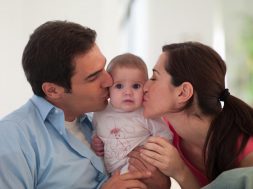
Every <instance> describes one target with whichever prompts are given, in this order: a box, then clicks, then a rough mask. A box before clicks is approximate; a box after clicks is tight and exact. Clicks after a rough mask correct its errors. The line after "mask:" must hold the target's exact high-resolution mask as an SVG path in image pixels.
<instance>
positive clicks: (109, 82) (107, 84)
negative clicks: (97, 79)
mask: <svg viewBox="0 0 253 189" xmlns="http://www.w3.org/2000/svg"><path fill="white" fill-rule="evenodd" d="M104 74H105V75H104V78H103V87H105V88H107V87H111V86H112V84H113V80H112V77H111V75H110V74H109V73H108V72H107V71H105V73H104Z"/></svg>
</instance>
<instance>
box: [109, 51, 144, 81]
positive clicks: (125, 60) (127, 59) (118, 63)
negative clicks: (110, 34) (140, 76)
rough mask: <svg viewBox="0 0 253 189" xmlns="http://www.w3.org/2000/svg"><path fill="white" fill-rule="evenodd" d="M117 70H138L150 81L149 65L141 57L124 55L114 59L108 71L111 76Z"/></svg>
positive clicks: (129, 54)
mask: <svg viewBox="0 0 253 189" xmlns="http://www.w3.org/2000/svg"><path fill="white" fill-rule="evenodd" d="M116 68H136V69H138V70H140V71H142V72H143V73H144V74H145V75H146V77H147V79H148V69H147V65H146V64H145V62H144V61H143V60H142V59H141V58H140V57H139V56H136V55H134V54H131V53H124V54H121V55H118V56H116V57H114V58H113V59H112V60H111V61H110V63H109V64H108V66H107V69H106V71H107V72H108V73H110V74H111V73H112V72H113V70H115V69H116Z"/></svg>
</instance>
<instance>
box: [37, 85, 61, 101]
mask: <svg viewBox="0 0 253 189" xmlns="http://www.w3.org/2000/svg"><path fill="white" fill-rule="evenodd" d="M41 87H42V90H43V92H44V93H45V95H46V97H48V98H51V99H58V98H60V97H61V95H62V94H63V93H64V92H65V90H64V88H63V87H61V86H59V85H56V84H54V83H50V82H44V83H43V84H42V86H41Z"/></svg>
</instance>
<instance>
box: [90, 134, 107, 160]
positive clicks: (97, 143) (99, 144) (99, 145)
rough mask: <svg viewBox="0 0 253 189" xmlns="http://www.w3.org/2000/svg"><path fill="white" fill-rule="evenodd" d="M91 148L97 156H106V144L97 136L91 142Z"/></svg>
mask: <svg viewBox="0 0 253 189" xmlns="http://www.w3.org/2000/svg"><path fill="white" fill-rule="evenodd" d="M91 148H92V149H93V150H94V152H95V153H96V154H97V156H104V143H103V141H102V140H101V139H100V138H99V137H98V136H97V135H94V136H93V138H92V140H91Z"/></svg>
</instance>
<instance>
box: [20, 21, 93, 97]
mask: <svg viewBox="0 0 253 189" xmlns="http://www.w3.org/2000/svg"><path fill="white" fill-rule="evenodd" d="M95 40H96V32H95V31H94V30H92V29H90V28H87V27H83V26H81V25H79V24H76V23H73V22H67V21H49V22H46V23H44V24H42V25H41V26H39V27H38V28H37V29H36V30H35V31H34V32H33V34H32V35H31V36H30V39H29V41H28V43H27V45H26V47H25V49H24V52H23V57H22V65H23V69H24V72H25V75H26V78H27V80H28V82H29V83H30V84H31V87H32V90H33V92H34V94H36V95H38V96H41V97H44V96H45V93H44V92H43V90H42V84H43V83H44V82H51V83H55V84H57V85H59V86H62V87H64V88H65V90H66V92H71V77H72V76H73V74H74V70H75V65H74V63H73V59H74V58H75V57H76V56H78V55H79V54H83V53H87V52H88V51H89V50H90V49H91V48H92V47H93V46H94V43H95Z"/></svg>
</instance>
